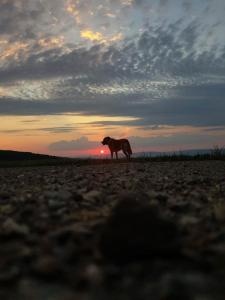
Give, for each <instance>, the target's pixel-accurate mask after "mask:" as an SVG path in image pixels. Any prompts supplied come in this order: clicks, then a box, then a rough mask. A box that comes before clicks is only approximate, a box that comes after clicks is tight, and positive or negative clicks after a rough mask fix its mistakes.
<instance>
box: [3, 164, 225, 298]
mask: <svg viewBox="0 0 225 300" xmlns="http://www.w3.org/2000/svg"><path fill="white" fill-rule="evenodd" d="M0 299H4V300H8V299H10V300H17V299H19V300H20V299H21V300H26V299H27V300H28V299H29V300H39V299H48V300H72V299H78V300H101V299H102V300H103V299H104V300H105V299H109V300H111V299H119V300H120V299H121V300H126V299H129V300H130V299H131V300H132V299H135V300H136V299H137V300H147V299H153V300H154V299H159V300H174V299H182V300H189V299H190V300H192V299H194V300H200V299H201V300H220V299H221V300H222V299H225V162H224V161H223V162H220V161H201V162H198V161H192V162H162V163H159V162H152V163H151V162H146V163H144V162H143V163H132V162H131V163H113V164H105V165H94V166H92V165H89V166H81V167H79V166H58V167H39V168H37V167H35V168H8V169H0Z"/></svg>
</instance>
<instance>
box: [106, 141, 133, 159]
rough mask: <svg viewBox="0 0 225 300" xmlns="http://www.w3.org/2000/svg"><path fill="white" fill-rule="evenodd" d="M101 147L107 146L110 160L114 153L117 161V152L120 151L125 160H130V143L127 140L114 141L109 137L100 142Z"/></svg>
mask: <svg viewBox="0 0 225 300" xmlns="http://www.w3.org/2000/svg"><path fill="white" fill-rule="evenodd" d="M102 144H103V145H108V146H109V150H110V152H111V158H113V152H115V153H116V159H118V151H120V150H122V151H123V153H124V154H125V155H126V157H127V159H128V160H130V156H131V154H132V150H131V146H130V143H129V141H128V140H127V139H120V140H115V139H111V138H110V137H109V136H107V137H105V138H104V139H103V141H102Z"/></svg>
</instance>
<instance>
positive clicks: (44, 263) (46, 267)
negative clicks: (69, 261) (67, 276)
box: [32, 256, 60, 277]
mask: <svg viewBox="0 0 225 300" xmlns="http://www.w3.org/2000/svg"><path fill="white" fill-rule="evenodd" d="M32 270H33V271H34V272H35V273H36V274H37V275H41V276H45V277H58V276H59V273H60V266H59V263H58V260H57V259H56V258H54V257H52V256H43V257H39V258H38V259H37V260H36V261H35V262H34V264H33V266H32Z"/></svg>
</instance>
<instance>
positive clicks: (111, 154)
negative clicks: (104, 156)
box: [111, 150, 113, 159]
mask: <svg viewBox="0 0 225 300" xmlns="http://www.w3.org/2000/svg"><path fill="white" fill-rule="evenodd" d="M111 159H113V151H112V150H111Z"/></svg>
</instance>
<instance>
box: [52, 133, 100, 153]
mask: <svg viewBox="0 0 225 300" xmlns="http://www.w3.org/2000/svg"><path fill="white" fill-rule="evenodd" d="M99 145H100V142H99V141H89V140H88V138H87V137H85V136H82V137H80V138H79V139H77V140H72V141H58V142H55V143H52V144H50V145H49V149H50V150H54V151H72V150H89V149H94V148H96V147H98V146H99Z"/></svg>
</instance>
